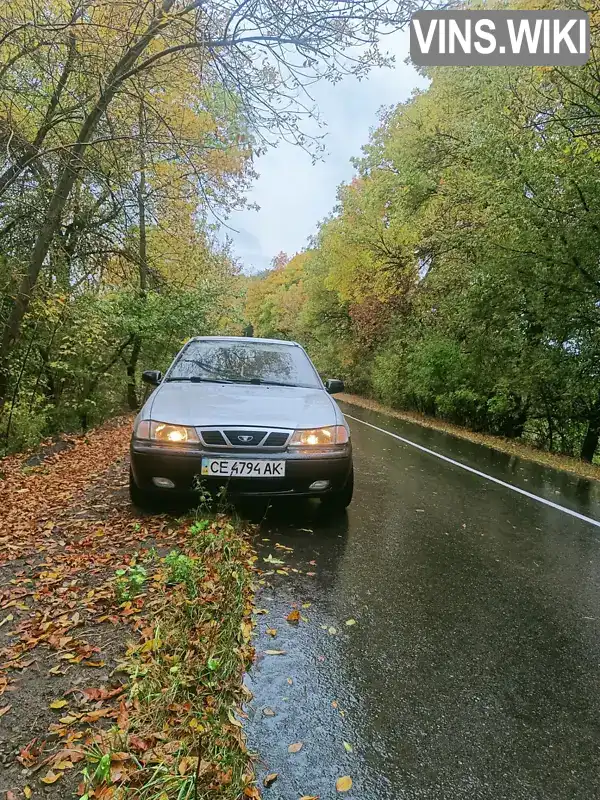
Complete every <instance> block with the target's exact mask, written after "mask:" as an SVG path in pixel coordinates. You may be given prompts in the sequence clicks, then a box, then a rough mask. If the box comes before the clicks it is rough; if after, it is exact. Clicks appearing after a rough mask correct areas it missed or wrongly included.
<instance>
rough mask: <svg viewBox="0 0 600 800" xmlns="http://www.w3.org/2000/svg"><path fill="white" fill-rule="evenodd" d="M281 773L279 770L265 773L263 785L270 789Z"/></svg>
mask: <svg viewBox="0 0 600 800" xmlns="http://www.w3.org/2000/svg"><path fill="white" fill-rule="evenodd" d="M278 777H279V775H278V774H277V772H270V773H269V774H268V775H265V777H264V779H263V786H264V787H265V788H266V789H268V788H269V786H271V784H273V783H275V781H276V780H277V778H278Z"/></svg>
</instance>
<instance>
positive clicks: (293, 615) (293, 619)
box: [286, 608, 300, 625]
mask: <svg viewBox="0 0 600 800" xmlns="http://www.w3.org/2000/svg"><path fill="white" fill-rule="evenodd" d="M286 620H287V621H288V622H289V623H291V624H292V625H297V624H298V623H299V622H300V612H299V611H298V609H297V608H295V609H294V610H293V611H290V613H289V614H288V615H287V617H286Z"/></svg>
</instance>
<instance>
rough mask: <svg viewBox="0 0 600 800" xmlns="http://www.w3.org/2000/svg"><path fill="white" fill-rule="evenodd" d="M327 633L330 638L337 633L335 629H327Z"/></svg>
mask: <svg viewBox="0 0 600 800" xmlns="http://www.w3.org/2000/svg"><path fill="white" fill-rule="evenodd" d="M327 633H329V634H330V635H331V636H335V635H336V633H337V630H336V628H327Z"/></svg>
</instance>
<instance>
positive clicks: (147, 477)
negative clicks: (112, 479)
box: [131, 441, 352, 497]
mask: <svg viewBox="0 0 600 800" xmlns="http://www.w3.org/2000/svg"><path fill="white" fill-rule="evenodd" d="M206 457H208V458H218V459H226V458H235V459H252V460H276V461H285V477H283V478H261V477H244V478H212V477H204V476H202V475H200V471H201V463H202V458H206ZM351 469H352V448H351V446H350V445H348V447H347V448H344V450H341V451H340V452H336V453H327V454H325V453H308V454H307V453H294V452H268V453H264V452H263V453H256V452H249V451H244V452H239V451H237V450H236V451H235V452H232V451H228V452H223V451H222V450H221V451H219V452H217V451H214V450H212V451H209V450H200V449H198V450H175V449H172V448H166V447H159V446H156V445H148V444H143V443H141V442H136V441H133V442H132V444H131V470H132V473H133V478H134V480H135V482H136V484H137V486H138V487H139V488H140V489H143V490H145V491H155V492H157V493H158V492H171V493H173V492H190V491H193V490H194V489H198V488H199V485H198V482H200V486H202V487H206V488H207V489H208V490H211V491H212V490H215V491H218V489H219V488H221V487H222V486H225V487H226V488H227V492H228V494H231V495H236V496H258V497H260V496H264V497H277V496H279V495H297V496H319V495H324V494H329V493H331V492H335V491H339V490H340V489H342V488H343V487H344V485H345V484H346V481H347V480H348V477H349V475H350V471H351ZM153 478H168V479H169V480H170V481H172V482H173V483H174V484H175V486H174V488H172V489H159V488H157V487H156V486H155V484H154V482H153ZM315 481H329V486H328V487H327V489H320V490H316V489H311V488H310V486H311V484H312V483H314V482H315Z"/></svg>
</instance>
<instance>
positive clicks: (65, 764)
mask: <svg viewBox="0 0 600 800" xmlns="http://www.w3.org/2000/svg"><path fill="white" fill-rule="evenodd" d="M54 769H60V770H65V769H73V762H72V761H57V762H56V764H54Z"/></svg>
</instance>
